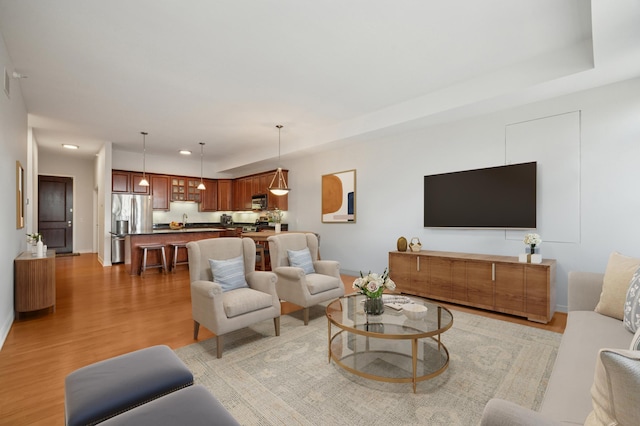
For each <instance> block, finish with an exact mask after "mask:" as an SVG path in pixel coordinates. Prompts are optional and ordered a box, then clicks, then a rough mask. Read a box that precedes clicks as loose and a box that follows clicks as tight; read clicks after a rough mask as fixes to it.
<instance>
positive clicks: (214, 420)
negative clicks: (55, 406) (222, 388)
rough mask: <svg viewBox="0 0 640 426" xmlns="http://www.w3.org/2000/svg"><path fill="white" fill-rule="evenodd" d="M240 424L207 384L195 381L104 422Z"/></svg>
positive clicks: (118, 425) (114, 425) (120, 425)
mask: <svg viewBox="0 0 640 426" xmlns="http://www.w3.org/2000/svg"><path fill="white" fill-rule="evenodd" d="M239 424H240V423H238V422H237V421H236V420H235V419H234V418H233V417H231V414H229V412H228V411H227V410H226V408H224V407H223V406H222V404H220V402H219V401H218V400H217V399H215V398H214V397H213V396H212V395H211V394H210V393H209V391H208V390H207V389H206V388H205V387H204V386H202V385H195V386H190V387H188V388H185V389H181V390H179V391H177V392H173V393H170V394H169V395H166V396H163V397H162V398H158V399H154V400H153V401H151V402H149V403H147V404H144V405H141V406H139V407H136V408H134V409H133V410H129V411H127V412H126V413H122V414H120V415H119V416H116V417H112V418H110V419H108V420H107V421H105V422H104V423H101V424H100V426H124V425H128V426H183V425H189V426H205V425H207V426H208V425H220V426H237V425H239Z"/></svg>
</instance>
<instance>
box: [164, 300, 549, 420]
mask: <svg viewBox="0 0 640 426" xmlns="http://www.w3.org/2000/svg"><path fill="white" fill-rule="evenodd" d="M453 315H454V324H453V326H452V328H451V329H450V330H449V331H447V332H446V333H444V334H443V335H442V341H443V343H444V344H445V345H446V346H447V348H448V349H449V353H450V354H451V361H450V364H449V368H448V369H447V370H446V371H445V372H444V373H443V374H441V375H440V376H438V377H436V378H434V379H431V380H427V381H423V382H419V383H418V387H417V392H416V393H415V394H414V393H413V391H412V386H411V384H409V383H386V382H377V381H372V380H368V379H363V378H360V377H357V376H355V375H353V374H351V373H348V372H346V371H344V370H343V369H342V368H340V367H339V366H337V365H336V364H335V363H334V362H333V361H332V362H331V363H328V362H327V357H328V355H327V320H326V317H325V316H324V307H322V306H318V307H315V308H312V310H311V318H312V320H311V321H310V323H309V325H308V326H307V327H305V326H304V325H303V323H302V319H301V316H302V315H301V312H296V313H294V314H292V315H284V316H283V317H282V320H281V321H282V323H281V335H280V336H279V337H275V334H274V330H273V321H264V322H262V323H259V324H256V325H254V326H252V327H251V328H247V329H244V330H239V331H237V332H233V333H230V334H228V335H227V336H225V348H224V353H223V357H222V358H221V359H217V358H216V343H215V338H213V339H209V340H205V341H202V342H199V343H195V344H192V345H189V346H186V347H183V348H180V349H178V350H176V353H177V355H178V356H179V357H180V358H181V359H182V360H183V361H184V362H185V363H186V364H187V366H188V367H189V368H190V369H191V371H193V373H194V376H195V381H196V383H199V384H203V385H204V386H206V387H207V388H208V389H209V390H210V391H211V393H212V394H213V395H215V396H216V397H217V398H218V399H219V400H220V402H221V403H222V404H223V405H224V406H225V407H226V408H227V409H228V410H229V411H230V412H231V414H232V415H233V416H234V417H235V418H236V419H237V420H238V421H239V422H240V423H241V424H243V425H418V424H423V425H447V426H450V425H476V424H478V422H479V421H480V417H481V415H482V410H483V409H484V406H485V404H486V403H487V401H489V399H491V398H493V397H499V398H504V399H507V400H510V401H513V402H515V403H517V404H520V405H522V406H524V407H529V408H533V409H537V408H538V407H539V405H540V403H541V401H542V397H543V396H544V391H545V389H546V386H547V380H548V378H549V375H550V373H551V369H552V367H553V363H554V361H555V358H556V353H557V348H558V345H559V343H560V338H561V334H558V333H553V332H550V331H546V330H540V329H537V328H533V327H527V326H523V325H518V324H512V323H507V322H503V321H499V320H494V319H490V318H486V317H481V316H477V315H472V314H466V313H463V312H457V311H453ZM336 330H337V329H335V327H334V332H335V331H336Z"/></svg>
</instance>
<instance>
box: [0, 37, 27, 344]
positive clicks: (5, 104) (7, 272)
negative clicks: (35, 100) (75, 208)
mask: <svg viewBox="0 0 640 426" xmlns="http://www.w3.org/2000/svg"><path fill="white" fill-rule="evenodd" d="M5 68H6V69H7V71H8V72H9V75H11V73H12V72H13V65H12V64H11V61H10V59H9V55H8V54H7V49H6V46H5V44H4V39H3V38H2V36H1V35H0V73H2V74H0V82H2V81H4V69H5ZM0 85H2V83H0ZM10 93H11V98H7V96H5V93H4V90H3V89H0V181H1V182H3V184H2V185H0V199H1V200H4V202H3V207H2V208H0V223H2V224H3V229H2V244H0V347H1V346H2V344H3V343H4V341H5V339H6V337H7V334H8V333H9V330H10V329H11V324H12V323H13V316H14V312H13V259H15V258H16V257H17V256H18V255H19V254H20V253H21V252H22V251H24V250H26V246H27V244H26V236H25V234H26V233H27V228H26V227H25V228H22V229H16V201H15V200H16V161H20V163H21V164H22V167H23V168H24V170H25V179H26V182H25V190H28V187H29V185H30V184H31V182H30V178H29V176H28V172H27V110H26V107H25V104H24V101H23V99H22V94H21V93H20V86H19V83H18V80H14V79H11V91H10ZM25 213H26V211H25ZM25 220H26V221H29V220H30V218H29V217H25Z"/></svg>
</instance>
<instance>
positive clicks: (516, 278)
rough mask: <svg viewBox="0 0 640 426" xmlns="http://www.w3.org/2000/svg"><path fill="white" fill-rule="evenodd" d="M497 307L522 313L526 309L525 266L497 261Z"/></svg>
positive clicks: (507, 311)
mask: <svg viewBox="0 0 640 426" xmlns="http://www.w3.org/2000/svg"><path fill="white" fill-rule="evenodd" d="M495 295H496V301H495V309H496V310H498V311H502V312H505V313H510V314H511V313H522V312H525V309H524V266H523V265H516V264H513V263H495Z"/></svg>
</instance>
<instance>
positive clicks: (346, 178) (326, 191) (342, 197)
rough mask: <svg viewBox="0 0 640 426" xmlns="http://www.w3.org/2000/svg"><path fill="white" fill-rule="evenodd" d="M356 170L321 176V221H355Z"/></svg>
mask: <svg viewBox="0 0 640 426" xmlns="http://www.w3.org/2000/svg"><path fill="white" fill-rule="evenodd" d="M355 209H356V171H355V170H346V171H344V172H338V173H331V174H328V175H323V176H322V222H323V223H355V221H356V210H355Z"/></svg>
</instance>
